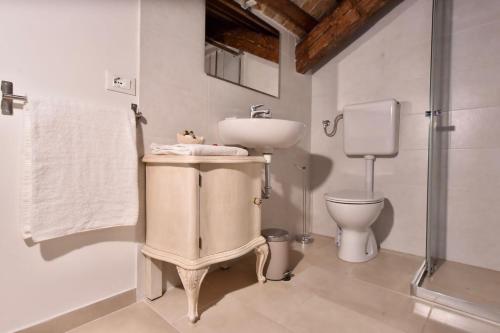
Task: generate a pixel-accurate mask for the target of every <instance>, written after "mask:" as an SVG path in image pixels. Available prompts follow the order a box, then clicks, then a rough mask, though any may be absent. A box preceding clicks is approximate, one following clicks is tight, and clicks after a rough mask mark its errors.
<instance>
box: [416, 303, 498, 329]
mask: <svg viewBox="0 0 500 333" xmlns="http://www.w3.org/2000/svg"><path fill="white" fill-rule="evenodd" d="M423 332H424V333H465V332H470V333H499V332H500V326H494V325H491V324H489V323H486V322H483V321H479V320H476V319H473V318H469V317H465V316H462V315H461V314H459V313H456V312H453V311H448V310H445V309H443V308H440V307H434V308H433V309H432V311H431V314H430V316H429V320H428V321H427V323H426V324H425V328H424V331H423Z"/></svg>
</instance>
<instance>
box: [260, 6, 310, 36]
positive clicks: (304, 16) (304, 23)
mask: <svg viewBox="0 0 500 333" xmlns="http://www.w3.org/2000/svg"><path fill="white" fill-rule="evenodd" d="M257 2H258V3H259V4H263V5H265V6H267V7H269V8H271V9H272V10H273V11H274V12H276V13H277V14H279V15H281V16H283V17H284V18H285V19H286V20H288V21H290V22H291V23H293V24H294V25H296V26H297V28H299V29H300V30H302V31H304V32H306V33H307V32H309V31H311V30H312V29H313V28H314V27H315V26H316V24H318V21H317V20H316V19H315V18H314V17H312V16H311V15H309V13H307V12H306V11H305V10H303V9H302V8H300V7H299V6H297V5H296V4H295V3H293V2H292V1H290V0H257Z"/></svg>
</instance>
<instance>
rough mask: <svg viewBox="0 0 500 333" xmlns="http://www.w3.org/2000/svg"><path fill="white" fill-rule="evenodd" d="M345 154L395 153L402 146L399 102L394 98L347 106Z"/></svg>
mask: <svg viewBox="0 0 500 333" xmlns="http://www.w3.org/2000/svg"><path fill="white" fill-rule="evenodd" d="M343 113H344V152H345V154H346V155H361V156H365V155H396V154H397V153H398V149H399V103H398V101H396V100H395V99H386V100H382V101H376V102H369V103H361V104H351V105H346V106H345V107H344V111H343Z"/></svg>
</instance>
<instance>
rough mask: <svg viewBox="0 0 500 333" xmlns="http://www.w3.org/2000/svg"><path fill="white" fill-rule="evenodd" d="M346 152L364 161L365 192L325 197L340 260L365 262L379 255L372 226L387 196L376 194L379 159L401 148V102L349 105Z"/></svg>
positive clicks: (345, 113) (349, 191)
mask: <svg viewBox="0 0 500 333" xmlns="http://www.w3.org/2000/svg"><path fill="white" fill-rule="evenodd" d="M343 119H344V131H343V133H344V134H343V136H344V153H345V154H346V155H347V156H349V157H358V158H359V157H363V158H364V159H365V185H364V188H363V189H343V190H337V191H332V192H331V193H326V194H325V202H326V208H327V211H328V213H329V214H330V216H331V218H332V219H333V221H334V222H335V223H336V224H337V227H338V230H339V232H338V233H337V245H338V247H339V249H338V252H337V253H338V257H339V258H340V259H342V260H344V261H348V262H365V261H368V260H370V259H373V258H374V257H375V256H376V255H377V253H378V248H377V241H376V239H375V235H374V233H373V231H372V229H371V225H372V224H373V223H374V222H375V220H376V219H377V217H378V216H379V215H380V213H381V212H382V209H383V208H384V200H385V198H384V194H383V193H381V192H377V191H374V182H373V174H374V173H373V170H374V163H375V158H376V156H386V157H391V156H392V157H393V156H395V155H396V154H397V153H398V149H399V103H398V102H397V101H396V100H394V99H388V100H382V101H377V102H370V103H363V104H353V105H347V106H345V107H344V110H343Z"/></svg>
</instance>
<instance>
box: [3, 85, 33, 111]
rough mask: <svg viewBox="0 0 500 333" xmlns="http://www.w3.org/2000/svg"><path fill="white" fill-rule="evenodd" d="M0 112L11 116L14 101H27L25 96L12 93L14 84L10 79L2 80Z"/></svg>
mask: <svg viewBox="0 0 500 333" xmlns="http://www.w3.org/2000/svg"><path fill="white" fill-rule="evenodd" d="M1 90H2V114H3V115H8V116H11V115H12V114H13V113H14V101H22V102H24V103H26V102H28V97H27V96H20V95H14V93H13V92H14V84H13V83H12V82H10V81H2V84H1Z"/></svg>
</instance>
